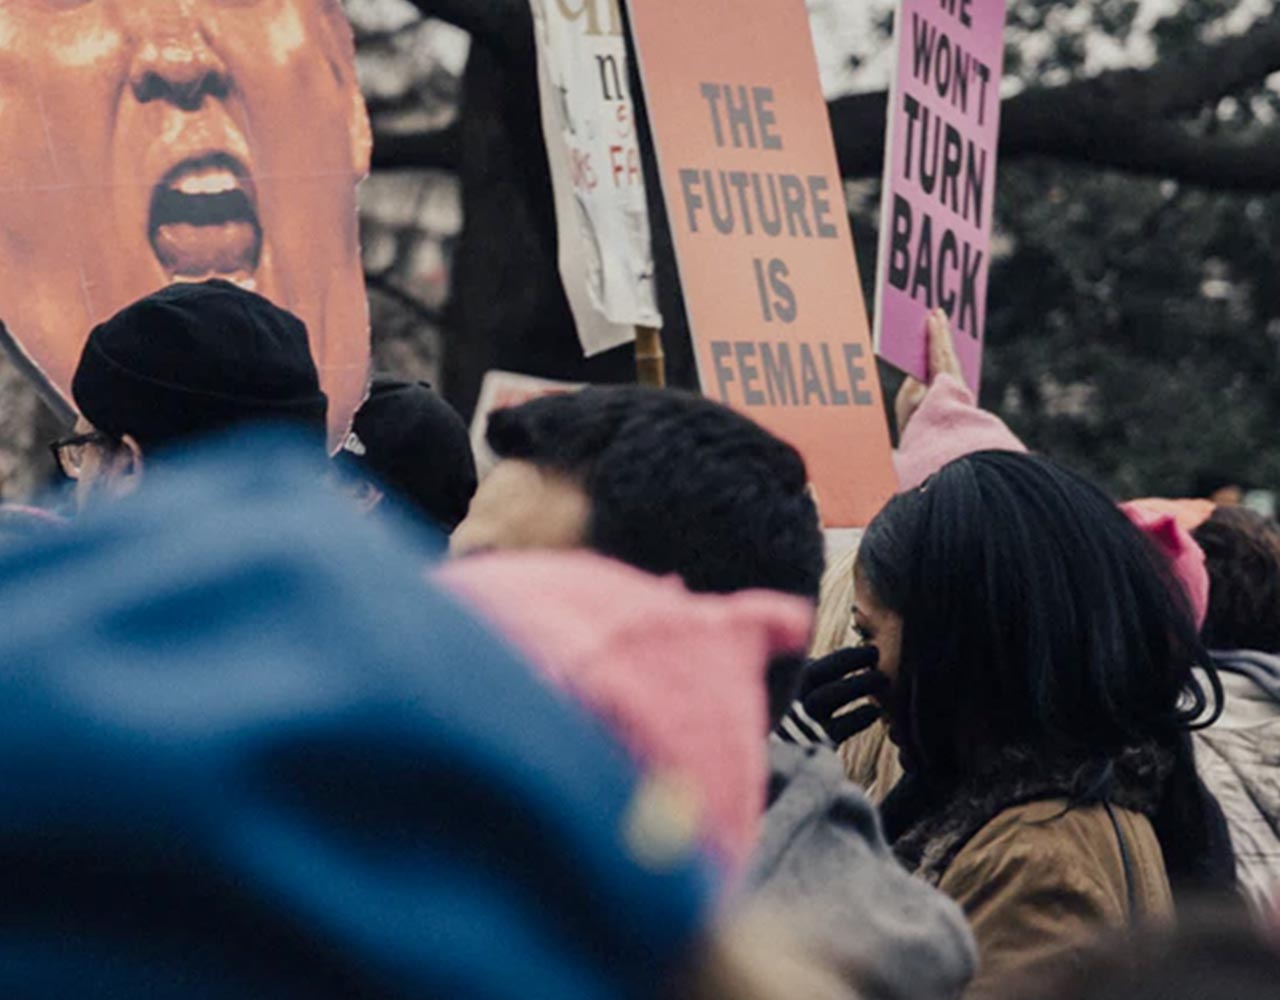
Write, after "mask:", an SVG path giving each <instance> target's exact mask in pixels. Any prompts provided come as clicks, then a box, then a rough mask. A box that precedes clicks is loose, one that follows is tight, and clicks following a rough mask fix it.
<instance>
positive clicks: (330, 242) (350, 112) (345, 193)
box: [0, 0, 371, 442]
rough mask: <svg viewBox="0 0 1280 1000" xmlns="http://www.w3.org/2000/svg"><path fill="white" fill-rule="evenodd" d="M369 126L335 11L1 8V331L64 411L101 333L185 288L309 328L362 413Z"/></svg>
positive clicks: (330, 1)
mask: <svg viewBox="0 0 1280 1000" xmlns="http://www.w3.org/2000/svg"><path fill="white" fill-rule="evenodd" d="M370 144H371V140H370V130H369V121H368V116H367V113H366V110H365V106H364V101H363V99H362V97H361V94H360V89H359V87H358V85H357V81H356V73H355V48H354V41H353V35H352V30H351V26H350V23H349V22H348V21H347V18H346V15H345V13H344V12H343V10H342V6H341V3H340V2H339V0H0V321H2V322H3V324H4V331H5V337H6V338H7V344H6V346H8V347H9V348H10V349H11V350H12V351H13V352H14V353H15V354H16V356H17V357H18V358H19V359H20V361H21V362H23V363H24V364H25V366H26V367H27V368H28V369H29V370H31V371H32V373H33V375H35V376H36V377H38V378H39V379H40V380H41V381H42V382H43V383H44V385H45V387H46V388H47V389H50V390H52V391H53V392H54V393H56V394H57V396H58V397H59V398H60V399H61V400H62V401H63V402H68V401H69V400H70V391H69V387H70V383H71V377H72V375H73V373H74V371H75V367H76V364H77V362H78V360H79V357H80V352H81V349H82V347H83V345H84V342H85V339H86V338H87V336H88V334H89V331H90V329H92V327H93V326H94V325H95V324H96V323H98V322H100V321H101V320H103V319H105V318H106V317H108V316H110V315H111V314H113V313H114V312H116V311H117V310H118V309H120V308H122V307H123V306H125V305H127V304H129V303H130V302H132V301H134V300H135V299H138V298H140V297H142V296H144V295H146V294H148V293H150V292H152V291H155V290H156V289H157V288H159V287H162V286H164V285H166V284H170V283H172V282H181V281H201V280H204V279H206V278H215V277H216V278H225V279H227V280H230V281H234V282H236V283H238V284H240V285H242V286H243V287H245V288H248V289H252V290H254V291H257V292H258V293H260V294H262V295H265V296H266V297H267V298H269V299H271V300H272V301H274V302H276V303H277V304H278V305H281V306H283V307H284V308H286V309H289V310H291V311H292V312H294V313H296V314H297V315H298V316H299V317H301V318H302V320H303V321H304V322H305V323H306V325H307V329H308V330H309V331H310V337H311V348H312V354H313V355H314V358H315V362H316V367H317V368H318V369H319V371H320V377H321V382H322V385H323V387H324V389H325V391H326V392H327V393H328V394H329V399H330V408H329V421H330V427H329V431H330V440H331V442H332V441H335V440H336V439H337V438H338V436H339V435H340V434H342V432H343V431H344V429H345V428H346V426H347V424H348V423H349V422H350V419H351V417H352V415H353V413H354V411H355V409H356V407H357V406H358V405H359V403H360V401H361V399H362V397H363V394H364V391H365V383H366V379H367V374H368V365H369V322H368V308H367V305H366V301H365V290H364V275H363V271H362V268H361V261H360V246H359V233H358V229H357V219H356V200H355V199H356V188H357V186H358V184H359V182H360V181H361V180H362V179H363V178H364V176H365V175H366V173H367V172H368V167H369V155H370Z"/></svg>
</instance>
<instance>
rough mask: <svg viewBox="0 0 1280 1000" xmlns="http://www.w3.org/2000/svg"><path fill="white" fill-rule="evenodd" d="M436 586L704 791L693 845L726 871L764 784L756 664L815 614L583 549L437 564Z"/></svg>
mask: <svg viewBox="0 0 1280 1000" xmlns="http://www.w3.org/2000/svg"><path fill="white" fill-rule="evenodd" d="M437 577H438V580H439V581H440V582H441V583H443V584H444V586H445V587H446V588H447V589H449V590H451V591H453V592H454V593H455V594H457V595H458V596H459V597H460V598H462V600H463V601H464V602H465V603H467V604H469V605H471V606H472V607H473V608H474V609H475V610H476V611H478V612H479V613H480V614H481V615H482V616H483V617H485V618H487V619H488V620H489V621H491V622H492V623H493V624H494V625H495V626H497V628H498V629H499V631H501V632H503V633H505V634H506V635H507V636H508V638H510V639H511V640H512V641H513V643H514V644H515V645H516V646H517V647H518V648H520V649H521V650H522V651H523V652H524V653H525V654H526V655H527V656H529V657H530V658H531V659H532V660H533V662H534V663H535V664H536V665H537V666H538V667H539V668H540V669H541V670H542V671H543V672H544V674H545V675H546V677H547V678H548V679H549V680H550V681H552V682H553V683H554V684H555V685H557V686H558V687H561V688H563V689H565V690H566V691H569V692H571V693H572V694H573V695H574V696H575V697H577V698H578V699H579V700H580V701H582V702H583V703H584V704H585V705H586V706H587V707H588V708H590V709H591V710H592V711H593V712H594V713H595V714H596V715H597V716H599V717H601V718H602V719H603V720H604V721H605V723H606V724H607V725H609V726H610V727H611V728H612V729H613V730H614V732H615V733H616V734H617V735H618V737H619V739H621V741H622V742H623V743H624V744H625V745H626V746H627V748H628V749H629V750H630V751H631V753H632V755H633V756H634V757H635V758H636V759H637V761H639V762H640V763H641V764H642V765H645V766H648V767H653V768H658V769H661V770H666V771H674V772H676V773H679V774H681V775H683V777H684V778H686V779H687V780H688V781H689V782H690V784H691V786H692V787H693V789H694V790H695V792H696V793H698V794H699V795H700V797H701V800H702V801H701V805H702V816H703V817H704V822H703V824H702V826H703V842H704V844H705V846H706V847H707V848H708V850H709V851H710V853H711V854H712V855H713V856H714V857H716V858H717V859H718V860H719V861H720V862H721V863H722V864H723V865H724V866H726V868H727V869H728V871H729V872H730V873H731V874H733V873H736V872H738V871H740V870H741V867H742V865H743V863H744V862H745V861H746V859H747V856H748V855H749V853H750V852H751V849H752V846H753V845H754V843H755V839H756V834H757V828H758V825H759V819H760V815H761V813H762V812H763V810H764V797H765V786H766V784H767V782H768V763H767V747H766V736H767V731H768V727H769V723H768V704H767V702H768V699H767V695H766V690H765V666H766V664H767V663H768V661H769V659H770V658H771V657H773V656H775V655H778V654H782V653H790V652H796V653H799V652H801V651H803V650H804V648H805V644H806V642H807V641H808V638H809V628H810V625H811V621H812V610H811V608H810V605H809V604H808V602H806V601H803V600H801V599H799V598H795V597H790V596H785V595H782V594H774V593H769V592H765V591H749V592H744V593H738V594H732V595H718V594H716V595H713V594H691V593H690V592H689V591H687V590H686V589H685V588H684V586H683V585H682V584H681V583H680V581H679V580H678V579H677V578H675V577H669V578H659V577H655V576H650V575H649V574H647V573H643V572H641V571H640V570H636V569H633V568H631V567H629V566H624V565H622V564H621V563H616V562H613V561H611V560H608V559H604V558H602V557H601V556H598V555H594V554H591V553H587V552H505V553H498V554H494V555H487V556H476V557H472V558H468V559H463V560H459V561H457V562H454V563H450V564H448V565H446V566H445V567H444V568H443V569H441V570H440V571H439V572H438V574H437Z"/></svg>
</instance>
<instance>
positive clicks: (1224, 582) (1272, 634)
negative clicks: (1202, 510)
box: [1192, 507, 1280, 653]
mask: <svg viewBox="0 0 1280 1000" xmlns="http://www.w3.org/2000/svg"><path fill="white" fill-rule="evenodd" d="M1192 534H1193V535H1194V537H1195V540H1196V541H1197V542H1199V543H1200V547H1201V548H1202V549H1204V557H1205V566H1206V568H1207V569H1208V570H1209V614H1208V617H1207V618H1206V619H1205V623H1204V629H1203V633H1202V634H1203V636H1204V641H1205V645H1207V646H1208V647H1209V648H1210V649H1221V650H1231V649H1253V650H1257V651H1258V652H1262V653H1280V526H1277V525H1276V523H1275V522H1274V521H1270V520H1268V519H1267V518H1265V517H1263V516H1262V515H1261V514H1256V513H1254V512H1253V511H1251V510H1248V509H1247V508H1244V507H1219V508H1218V509H1217V510H1216V511H1215V512H1214V514H1213V516H1212V517H1211V518H1209V520H1207V521H1205V522H1204V523H1203V524H1202V525H1200V526H1199V527H1198V528H1196V530H1195V531H1194V532H1193V533H1192Z"/></svg>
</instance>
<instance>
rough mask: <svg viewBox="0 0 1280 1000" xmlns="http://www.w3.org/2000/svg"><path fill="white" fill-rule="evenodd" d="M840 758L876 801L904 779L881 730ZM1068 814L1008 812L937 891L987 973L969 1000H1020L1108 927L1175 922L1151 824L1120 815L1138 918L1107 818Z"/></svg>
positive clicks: (1045, 804)
mask: <svg viewBox="0 0 1280 1000" xmlns="http://www.w3.org/2000/svg"><path fill="white" fill-rule="evenodd" d="M841 755H842V757H843V758H844V760H845V764H846V766H847V767H848V768H849V769H850V773H851V777H853V779H854V780H855V781H859V782H860V783H862V784H863V785H864V787H867V788H868V789H869V790H871V794H872V799H873V801H876V802H877V803H878V802H880V801H883V798H884V795H886V794H887V793H888V791H889V789H890V788H892V785H893V782H894V781H896V780H897V777H899V776H900V775H901V770H900V768H899V766H898V763H897V753H896V750H895V749H894V747H893V745H892V744H891V743H889V742H888V740H887V731H886V730H885V729H884V727H883V726H877V727H873V729H871V730H868V731H867V732H866V733H863V734H861V735H860V736H859V737H855V739H854V740H850V741H849V742H848V743H846V744H845V746H844V747H842V748H841ZM886 778H888V779H891V780H886ZM1065 807H1066V802H1065V801H1063V800H1061V799H1058V800H1045V801H1040V802H1033V803H1030V804H1027V805H1022V806H1016V807H1014V808H1010V809H1006V810H1005V811H1004V812H1002V813H1000V814H999V815H997V816H996V817H995V818H994V819H992V820H991V821H990V822H988V823H987V824H986V826H984V827H983V828H982V829H981V830H979V831H978V833H977V834H975V835H974V837H973V838H972V839H971V840H970V841H969V842H968V843H967V844H966V845H965V846H964V847H963V848H962V849H961V850H960V852H959V853H958V854H957V855H956V857H955V859H954V860H953V861H952V862H951V864H950V865H949V866H948V867H947V869H946V871H945V872H943V874H942V878H941V881H940V882H939V888H940V889H942V891H943V892H945V893H946V894H947V895H948V896H950V897H951V898H952V899H954V900H955V901H956V902H957V903H959V904H960V906H961V908H962V909H963V910H964V912H965V916H967V917H968V919H969V922H970V925H971V926H972V928H973V933H974V937H975V938H976V940H977V943H978V955H979V971H978V975H977V977H976V978H975V979H974V980H973V982H972V983H971V984H970V986H969V989H968V991H967V992H966V993H965V1000H988V998H994V997H999V996H1004V995H1010V994H1009V992H1008V991H1009V990H1010V989H1012V990H1013V993H1012V994H1011V995H1013V996H1017V995H1018V990H1017V987H1016V983H1017V982H1018V981H1020V980H1021V978H1022V977H1024V976H1026V977H1029V978H1030V979H1032V980H1034V981H1040V980H1042V979H1043V976H1044V974H1045V973H1046V972H1049V971H1051V970H1052V969H1054V968H1058V967H1061V966H1062V965H1063V964H1065V963H1071V962H1073V961H1074V960H1076V959H1077V958H1078V956H1079V955H1080V954H1081V952H1082V950H1083V949H1085V948H1087V947H1088V945H1089V944H1090V942H1091V941H1093V940H1094V939H1096V937H1097V936H1098V934H1099V933H1101V932H1102V931H1104V930H1105V929H1106V928H1107V927H1114V926H1123V925H1125V924H1127V923H1131V922H1133V921H1135V920H1153V921H1162V920H1167V919H1169V918H1170V917H1171V915H1172V913H1173V900H1172V897H1171V895H1170V891H1169V880H1168V876H1167V875H1166V873H1165V867H1164V857H1163V855H1162V854H1161V851H1160V844H1159V842H1158V841H1157V840H1156V836H1155V831H1154V830H1153V829H1152V827H1151V823H1150V821H1149V820H1147V818H1146V817H1145V816H1142V815H1141V814H1139V813H1135V812H1130V811H1128V810H1125V809H1115V810H1114V813H1115V816H1116V819H1117V821H1118V822H1119V825H1120V829H1121V831H1122V833H1123V835H1124V841H1125V849H1126V850H1127V852H1128V855H1129V868H1130V873H1131V875H1132V879H1133V899H1134V903H1135V906H1134V911H1135V912H1131V911H1130V906H1129V888H1128V882H1127V881H1126V877H1125V870H1124V863H1123V861H1122V858H1121V852H1120V844H1119V841H1118V839H1117V837H1116V832H1115V829H1114V828H1113V826H1112V824H1111V820H1110V818H1109V817H1108V816H1107V813H1106V810H1105V809H1104V808H1103V807H1101V806H1094V807H1090V808H1077V809H1073V810H1071V811H1070V812H1064V809H1065ZM1011 984H1013V985H1012V986H1011Z"/></svg>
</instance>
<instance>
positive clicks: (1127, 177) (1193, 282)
mask: <svg viewBox="0 0 1280 1000" xmlns="http://www.w3.org/2000/svg"><path fill="white" fill-rule="evenodd" d="M559 2H562V3H565V4H567V5H568V6H569V7H570V8H571V9H576V8H577V7H579V6H581V4H582V3H583V2H585V0H559ZM347 8H348V12H349V14H350V16H351V19H352V22H353V24H354V25H355V28H356V32H357V41H358V52H359V63H360V72H361V78H362V83H363V86H364V90H365V94H366V97H367V100H368V103H369V108H370V112H371V115H372V116H373V120H374V125H375V136H376V142H375V169H374V173H373V176H372V177H371V178H370V180H369V181H368V182H367V184H366V185H365V187H364V189H363V191H362V195H361V216H362V233H363V239H364V255H365V266H366V271H367V273H368V277H369V290H370V304H371V311H372V315H373V326H374V350H375V364H376V365H377V366H378V367H379V368H381V369H383V370H389V371H395V372H402V373H404V374H407V375H412V376H415V377H423V378H427V379H429V380H431V381H434V382H436V383H437V384H441V385H443V387H444V388H445V390H446V391H447V392H448V393H449V394H450V396H451V397H452V398H454V399H455V400H456V401H457V402H458V404H459V405H461V406H462V407H463V408H464V409H465V408H466V407H468V406H469V405H470V403H471V401H472V399H473V398H474V392H475V388H476V384H477V382H478V376H479V374H480V373H482V372H483V370H484V369H485V368H487V367H491V366H495V365H497V366H505V367H513V368H517V369H520V370H526V371H530V372H534V373H541V374H548V375H557V374H560V375H563V376H566V377H584V376H585V377H598V378H625V377H626V374H627V372H628V371H629V367H628V364H629V362H628V359H627V358H626V352H625V351H623V352H620V353H618V354H616V355H614V356H612V357H610V356H605V357H603V358H601V359H598V360H597V361H595V362H593V363H592V364H590V365H584V364H583V363H582V362H581V361H580V360H579V359H577V358H576V357H575V356H574V351H573V349H572V348H573V339H572V331H571V328H569V327H567V326H566V324H567V323H568V313H567V310H566V309H565V308H564V303H563V295H562V294H561V293H560V291H559V289H558V286H557V284H556V277H555V263H554V260H555V243H554V230H553V222H552V220H551V218H550V216H549V214H548V212H549V206H550V196H549V193H548V192H547V190H546V166H545V161H544V160H543V159H542V158H541V155H540V142H541V130H540V126H539V124H538V121H537V101H536V93H535V92H534V91H533V86H534V84H533V76H532V69H531V66H532V64H531V62H530V60H531V58H532V50H531V36H530V35H529V33H528V30H529V29H528V12H527V0H413V2H410V0H347ZM809 8H810V14H811V20H812V23H813V27H814V38H815V44H816V47H817V49H818V54H819V63H820V66H821V69H822V73H823V80H824V85H825V86H826V89H827V93H828V97H829V99H830V101H831V103H830V108H831V114H832V123H833V130H834V134H835V136H836V143H837V149H838V152H839V155H840V162H841V166H842V169H843V171H844V173H845V175H846V178H847V195H848V200H849V205H850V211H851V213H852V215H853V227H854V235H855V239H856V241H857V243H858V252H859V261H860V264H861V268H862V280H863V282H864V284H865V285H866V287H867V289H868V300H869V301H870V300H871V299H872V298H873V296H871V295H870V294H869V292H870V286H871V282H872V281H873V279H874V273H875V272H874V265H875V260H874V258H875V247H876V238H877V232H876V229H877V225H878V210H879V185H878V181H877V180H876V179H875V178H876V177H877V175H878V174H879V172H880V167H881V161H882V158H883V125H884V112H885V97H884V93H883V89H884V87H885V84H886V82H887V75H888V65H889V58H888V56H889V47H890V45H889V39H890V32H891V30H892V29H891V24H892V4H891V3H886V2H884V0H809ZM1278 72H1280V11H1277V8H1276V4H1275V3H1274V2H1272V0H1181V2H1180V0H1094V2H1091V3H1084V4H1073V5H1067V4H1062V3H1057V2H1052V0H1010V27H1009V32H1008V46H1007V53H1006V75H1005V84H1004V93H1005V98H1006V100H1005V107H1004V112H1003V114H1004V133H1003V137H1002V145H1001V165H1000V179H999V187H998V199H997V227H998V228H997V246H996V251H995V254H994V267H993V270H992V279H991V280H992V287H991V295H990V317H989V328H988V350H987V358H986V365H985V372H984V381H983V387H982V402H983V404H984V405H985V406H988V407H990V408H992V409H994V410H996V411H997V412H999V413H1000V414H1001V415H1002V416H1004V417H1005V418H1006V419H1007V420H1008V421H1009V423H1010V424H1011V425H1012V426H1013V427H1014V429H1015V430H1016V431H1017V432H1018V433H1020V434H1022V435H1023V436H1024V438H1025V439H1026V440H1027V442H1028V444H1029V445H1031V446H1032V447H1033V448H1036V449H1038V450H1042V451H1045V452H1047V453H1050V454H1053V455H1056V456H1058V457H1060V458H1062V459H1064V460H1066V461H1067V462H1069V463H1070V464H1072V465H1074V466H1076V467H1078V468H1080V469H1081V470H1082V471H1085V472H1087V473H1089V474H1091V475H1093V476H1095V477H1097V478H1099V479H1100V480H1102V481H1103V482H1104V483H1106V484H1107V485H1108V486H1110V487H1111V488H1112V489H1113V490H1115V491H1117V492H1118V493H1121V494H1125V495H1134V494H1141V493H1169V494H1177V493H1181V492H1183V491H1184V490H1185V489H1187V487H1188V486H1189V483H1190V478H1191V476H1192V474H1193V473H1194V472H1195V471H1196V470H1197V469H1202V468H1208V467H1213V468H1221V469H1225V470H1228V471H1230V472H1231V473H1232V474H1234V475H1237V476H1242V477H1245V478H1247V479H1248V480H1250V481H1251V482H1254V483H1256V484H1258V485H1265V486H1270V487H1272V488H1275V487H1277V486H1280V440H1278V435H1277V429H1278V428H1280V281H1277V278H1278V277H1280V121H1278V120H1277V114H1278V113H1280V77H1277V78H1275V79H1273V76H1274V75H1275V74H1276V73H1278ZM660 251H661V243H660ZM666 311H667V312H668V322H669V325H670V326H672V327H673V328H674V329H675V330H676V332H677V336H678V335H679V330H680V328H681V327H682V325H683V324H682V321H681V320H680V318H679V317H677V318H676V319H675V321H674V322H673V321H672V317H671V315H670V313H671V310H670V308H669V307H667V308H666ZM669 349H670V348H669ZM679 374H680V373H679V371H677V375H678V376H679ZM686 374H687V373H686ZM884 374H885V381H886V385H887V387H888V388H889V389H890V390H892V389H893V388H894V386H895V385H896V381H897V379H896V376H895V375H894V374H893V373H891V372H885V373H884ZM0 393H3V395H0V484H2V488H3V492H4V495H5V496H6V497H8V498H12V497H16V496H22V495H25V494H26V493H28V492H29V491H30V489H31V488H33V486H34V485H35V484H36V483H37V482H38V481H39V480H40V478H41V477H42V476H43V475H44V474H46V472H47V471H48V466H47V465H46V464H42V459H41V458H40V446H41V445H42V443H43V441H44V440H45V439H46V438H47V437H48V436H49V432H50V430H51V428H50V427H49V423H50V418H49V417H48V416H47V414H44V413H43V412H42V408H41V407H40V406H39V405H38V404H37V403H36V402H35V401H34V399H33V398H32V395H31V393H30V392H29V391H27V390H25V389H23V388H22V387H21V386H20V384H19V380H18V378H17V376H16V375H15V374H14V373H13V372H12V371H10V370H7V369H6V370H2V371H0Z"/></svg>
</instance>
